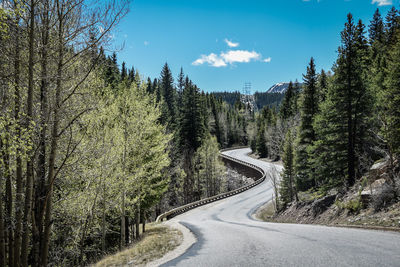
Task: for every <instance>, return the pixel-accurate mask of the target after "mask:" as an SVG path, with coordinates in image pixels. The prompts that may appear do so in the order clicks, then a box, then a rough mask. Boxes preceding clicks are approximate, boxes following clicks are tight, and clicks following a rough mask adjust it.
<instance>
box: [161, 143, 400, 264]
mask: <svg viewBox="0 0 400 267" xmlns="http://www.w3.org/2000/svg"><path fill="white" fill-rule="evenodd" d="M249 152H250V149H248V148H245V149H236V150H231V151H227V152H223V153H225V154H227V155H229V156H231V157H235V158H237V159H240V160H243V161H246V162H250V163H252V164H255V165H257V166H259V167H261V168H263V169H264V171H265V172H273V171H280V170H281V169H282V167H280V166H277V165H274V164H271V163H268V162H264V161H260V160H256V159H253V158H250V157H249V156H247V154H248V153H249ZM272 194H273V189H272V185H271V183H270V181H269V179H268V176H267V179H266V180H265V181H264V182H263V183H261V184H260V185H258V186H256V187H254V188H252V189H250V190H248V191H246V192H243V193H241V194H238V195H236V196H233V197H230V198H227V199H223V200H220V201H217V202H214V203H211V204H208V205H205V206H202V207H199V208H196V209H193V210H191V211H188V212H186V213H184V214H181V215H179V216H176V217H175V218H173V219H172V220H174V221H176V222H179V223H181V224H182V225H184V226H186V227H187V228H188V229H190V230H191V231H192V232H193V233H194V235H195V236H196V238H197V242H196V243H195V244H193V245H192V246H191V247H190V248H189V249H188V250H187V251H186V252H185V253H184V254H183V255H181V256H180V257H178V258H176V259H174V260H171V261H169V262H167V263H165V264H164V265H162V266H207V267H211V266H400V234H399V233H393V232H383V231H371V230H360V229H347V228H335V227H326V226H315V225H299V224H276V223H266V222H261V221H257V220H255V219H253V218H252V216H251V215H252V213H253V212H254V211H255V210H256V209H257V208H258V207H259V206H261V205H262V204H264V203H265V202H267V201H269V200H270V199H271V197H272Z"/></svg>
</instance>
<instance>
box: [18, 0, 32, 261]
mask: <svg viewBox="0 0 400 267" xmlns="http://www.w3.org/2000/svg"><path fill="white" fill-rule="evenodd" d="M29 23H30V25H29V62H28V99H27V121H26V128H27V129H29V127H30V123H31V121H32V115H33V111H32V107H33V68H34V63H33V57H34V50H33V48H34V47H33V46H34V40H35V1H34V0H31V4H30V22H29ZM33 161H34V157H33V156H31V157H29V156H28V161H27V164H26V191H25V207H24V218H23V222H24V224H23V231H22V241H21V265H22V266H28V245H29V234H28V229H29V221H30V213H31V202H32V187H33V184H32V183H33Z"/></svg>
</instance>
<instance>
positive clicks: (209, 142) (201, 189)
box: [193, 136, 225, 199]
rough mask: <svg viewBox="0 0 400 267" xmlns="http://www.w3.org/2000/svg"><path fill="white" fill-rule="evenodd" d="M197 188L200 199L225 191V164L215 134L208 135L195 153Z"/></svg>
mask: <svg viewBox="0 0 400 267" xmlns="http://www.w3.org/2000/svg"><path fill="white" fill-rule="evenodd" d="M193 160H194V164H193V165H194V166H195V188H196V189H195V190H196V194H197V195H198V199H200V198H204V197H211V196H215V195H217V194H219V193H221V192H223V191H225V166H224V164H223V163H222V161H221V159H220V158H219V147H218V142H217V139H216V138H215V137H214V136H208V137H207V138H206V139H205V140H204V142H203V144H202V146H201V147H199V149H198V150H197V151H196V153H195V155H194V159H193Z"/></svg>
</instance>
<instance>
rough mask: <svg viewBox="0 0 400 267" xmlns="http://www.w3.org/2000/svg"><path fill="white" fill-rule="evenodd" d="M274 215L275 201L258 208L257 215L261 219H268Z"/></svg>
mask: <svg viewBox="0 0 400 267" xmlns="http://www.w3.org/2000/svg"><path fill="white" fill-rule="evenodd" d="M274 215H275V206H274V203H273V201H268V202H267V203H265V204H264V205H263V206H261V207H260V208H259V209H258V210H257V212H256V215H255V216H256V218H257V219H259V220H262V221H268V220H269V219H270V218H271V217H272V216H274Z"/></svg>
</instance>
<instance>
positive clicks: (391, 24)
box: [386, 6, 400, 46]
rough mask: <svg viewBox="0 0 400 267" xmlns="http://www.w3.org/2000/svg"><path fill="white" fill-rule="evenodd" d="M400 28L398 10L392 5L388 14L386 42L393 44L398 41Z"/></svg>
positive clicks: (389, 44)
mask: <svg viewBox="0 0 400 267" xmlns="http://www.w3.org/2000/svg"><path fill="white" fill-rule="evenodd" d="M399 30H400V17H399V14H398V10H397V9H396V8H395V7H394V6H392V8H391V9H390V11H389V12H388V14H387V15H386V44H387V45H388V46H392V45H394V44H395V43H396V38H397V32H398V31H399Z"/></svg>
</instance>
